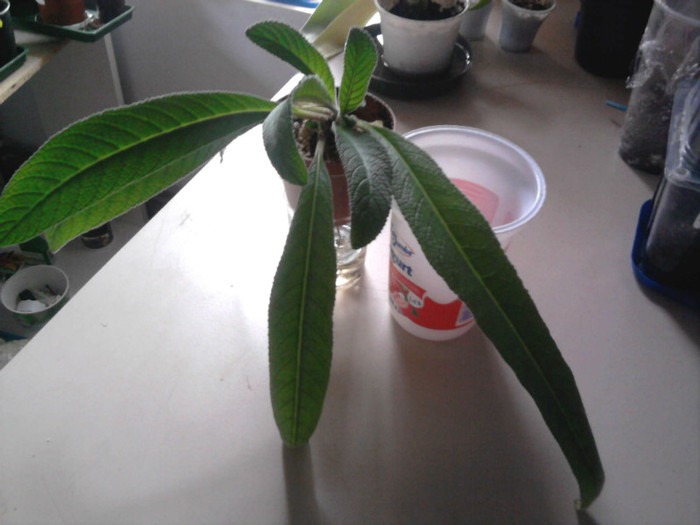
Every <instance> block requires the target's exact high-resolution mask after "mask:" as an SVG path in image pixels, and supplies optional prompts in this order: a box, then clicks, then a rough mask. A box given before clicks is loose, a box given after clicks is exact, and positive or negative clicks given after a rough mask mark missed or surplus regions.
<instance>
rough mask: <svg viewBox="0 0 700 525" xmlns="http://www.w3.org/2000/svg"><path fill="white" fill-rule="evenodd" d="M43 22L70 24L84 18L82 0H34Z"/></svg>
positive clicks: (61, 24)
mask: <svg viewBox="0 0 700 525" xmlns="http://www.w3.org/2000/svg"><path fill="white" fill-rule="evenodd" d="M36 3H37V4H39V16H40V18H41V21H42V22H43V23H44V24H52V25H57V26H72V25H75V24H79V23H80V22H82V21H83V20H85V2H84V0H36Z"/></svg>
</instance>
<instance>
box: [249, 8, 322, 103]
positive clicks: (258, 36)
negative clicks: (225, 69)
mask: <svg viewBox="0 0 700 525" xmlns="http://www.w3.org/2000/svg"><path fill="white" fill-rule="evenodd" d="M246 35H247V36H248V38H249V39H250V40H251V41H252V42H254V43H255V44H257V45H259V46H260V47H262V48H263V49H264V50H266V51H268V52H270V53H272V54H273V55H275V56H276V57H278V58H280V59H282V60H284V61H285V62H287V63H288V64H290V65H292V66H293V67H295V68H296V69H298V70H299V71H301V72H302V73H304V74H305V75H318V76H319V77H320V78H321V80H322V81H323V84H324V85H325V86H326V89H327V90H328V93H329V94H330V95H331V96H333V97H335V81H334V80H333V74H332V73H331V70H330V68H329V67H328V64H327V63H326V60H325V59H324V58H323V56H321V54H320V53H319V52H318V51H317V50H316V48H315V47H314V46H312V45H311V44H310V43H309V42H308V40H306V38H304V37H303V36H302V34H301V33H299V32H298V31H297V30H296V29H294V28H292V27H290V26H288V25H287V24H283V23H281V22H259V23H257V24H255V25H253V26H251V27H249V28H248V29H247V30H246Z"/></svg>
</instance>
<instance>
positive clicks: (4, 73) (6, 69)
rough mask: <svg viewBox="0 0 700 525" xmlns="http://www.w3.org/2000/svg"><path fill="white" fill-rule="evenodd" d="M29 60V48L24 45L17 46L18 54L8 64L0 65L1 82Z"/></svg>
mask: <svg viewBox="0 0 700 525" xmlns="http://www.w3.org/2000/svg"><path fill="white" fill-rule="evenodd" d="M25 60H27V50H26V48H24V47H22V46H17V56H16V57H15V58H13V59H12V60H10V61H9V62H8V63H7V64H5V65H4V66H2V67H0V82H1V81H3V80H5V79H6V78H7V77H9V76H10V75H11V74H12V73H14V72H15V71H17V70H18V69H19V66H21V65H22V64H24V61H25Z"/></svg>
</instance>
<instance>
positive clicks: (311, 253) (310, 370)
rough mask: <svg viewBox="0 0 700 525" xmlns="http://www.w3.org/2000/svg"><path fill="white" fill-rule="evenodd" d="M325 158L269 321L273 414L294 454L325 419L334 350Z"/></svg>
mask: <svg viewBox="0 0 700 525" xmlns="http://www.w3.org/2000/svg"><path fill="white" fill-rule="evenodd" d="M319 150H320V148H319ZM320 155H322V152H321V151H319V154H318V155H317V158H316V160H314V162H313V163H312V165H311V168H310V169H309V175H310V176H309V182H308V183H307V184H306V185H305V186H304V187H303V189H302V192H301V196H300V197H299V202H298V203H297V207H296V211H295V213H294V218H293V220H292V224H291V226H290V230H289V235H288V237H287V242H286V245H285V248H284V251H283V254H282V259H281V260H280V264H279V267H278V269H277V273H276V275H275V279H274V282H273V286H272V294H271V297H270V309H269V316H268V317H269V321H268V323H269V325H268V335H269V345H270V392H271V397H272V410H273V414H274V417H275V422H276V423H277V427H278V429H279V431H280V434H281V436H282V439H283V440H284V442H285V443H286V444H287V445H289V446H293V447H294V446H299V445H302V444H304V443H306V442H307V441H308V440H309V438H310V437H311V434H313V431H314V429H315V428H316V425H317V424H318V420H319V418H320V417H321V410H322V408H323V400H324V398H325V395H326V389H327V387H328V379H329V376H330V367H331V353H332V348H333V305H334V302H335V271H336V261H335V247H334V245H333V203H332V195H331V186H330V178H329V176H328V171H327V170H326V166H325V163H324V162H323V161H320Z"/></svg>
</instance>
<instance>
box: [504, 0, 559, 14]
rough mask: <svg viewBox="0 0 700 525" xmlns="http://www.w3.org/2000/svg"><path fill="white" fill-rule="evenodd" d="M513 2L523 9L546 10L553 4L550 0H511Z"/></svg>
mask: <svg viewBox="0 0 700 525" xmlns="http://www.w3.org/2000/svg"><path fill="white" fill-rule="evenodd" d="M511 3H512V4H514V5H516V6H518V7H522V8H523V9H529V10H530V11H544V10H545V9H549V8H550V7H551V5H552V3H551V2H549V1H548V0H545V1H542V0H511Z"/></svg>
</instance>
